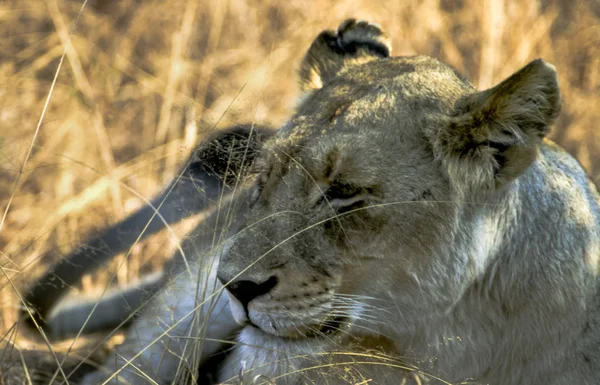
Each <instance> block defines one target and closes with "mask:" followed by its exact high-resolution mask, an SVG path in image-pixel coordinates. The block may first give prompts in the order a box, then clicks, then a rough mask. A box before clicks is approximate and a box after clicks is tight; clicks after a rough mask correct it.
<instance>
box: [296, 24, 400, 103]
mask: <svg viewBox="0 0 600 385" xmlns="http://www.w3.org/2000/svg"><path fill="white" fill-rule="evenodd" d="M391 51H392V47H391V44H390V41H389V39H388V38H387V36H385V34H384V33H383V31H382V30H381V28H380V27H379V26H377V25H376V24H371V23H368V22H366V21H356V20H355V19H348V20H346V21H344V22H343V23H342V24H341V25H340V26H339V28H338V30H337V32H334V31H330V30H328V31H323V32H321V33H320V34H319V36H317V38H316V39H315V40H314V41H313V43H312V44H311V46H310V48H309V49H308V52H307V53H306V55H305V56H304V60H303V61H302V65H301V67H300V86H301V89H302V92H303V93H304V94H306V93H307V92H310V91H313V90H317V89H319V88H322V87H323V86H324V85H325V84H327V83H329V82H330V81H331V79H333V78H334V77H335V75H336V73H337V72H338V71H339V70H340V69H342V68H343V67H344V66H345V65H346V64H347V63H348V62H350V61H356V60H357V59H361V58H369V57H372V58H385V57H388V56H390V53H391Z"/></svg>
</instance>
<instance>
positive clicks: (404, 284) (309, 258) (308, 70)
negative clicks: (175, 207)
mask: <svg viewBox="0 0 600 385" xmlns="http://www.w3.org/2000/svg"><path fill="white" fill-rule="evenodd" d="M390 54H391V46H390V43H389V39H388V37H387V36H386V35H385V34H384V32H383V31H382V30H381V28H380V27H379V26H377V25H375V24H371V23H368V22H365V21H360V22H359V21H356V20H354V19H350V20H347V21H345V22H344V23H342V24H341V25H340V27H339V28H338V29H337V31H324V32H322V33H321V34H320V35H319V36H318V37H317V38H316V40H315V41H314V42H313V43H312V45H311V46H310V48H309V50H308V52H307V53H306V56H305V57H304V60H303V62H302V64H301V68H300V84H301V91H302V95H301V97H300V100H299V102H298V106H297V109H296V112H295V114H294V115H293V116H292V117H291V118H290V119H289V121H288V122H287V123H285V124H284V125H283V126H282V127H281V128H280V129H279V130H278V131H277V133H276V135H275V136H274V137H273V138H272V139H269V140H268V141H266V142H265V143H264V145H263V146H262V149H261V150H260V153H259V155H258V156H257V158H256V159H255V160H254V162H253V164H252V166H251V168H250V169H249V170H248V172H247V175H246V177H245V180H244V182H243V183H242V184H241V185H242V187H243V188H242V190H241V193H240V194H239V195H238V198H237V199H232V200H230V201H229V202H231V203H229V204H230V205H231V207H233V208H232V210H233V212H234V213H240V215H239V216H238V217H236V220H237V221H238V222H236V225H235V226H234V229H233V230H232V231H230V232H229V233H228V234H227V236H226V237H224V238H223V239H224V241H223V242H221V243H220V244H219V245H218V247H215V248H212V247H211V248H207V249H202V248H201V247H200V246H203V245H205V244H204V243H202V242H200V243H196V245H200V246H199V247H197V249H198V250H199V251H198V254H199V255H202V257H200V258H197V259H196V260H195V261H194V265H193V266H192V267H191V268H190V270H191V271H192V272H193V273H192V274H190V273H189V270H188V272H183V273H181V274H180V275H179V276H177V278H175V279H174V280H173V283H172V284H170V285H167V286H165V288H164V289H163V290H162V292H161V293H160V294H159V295H158V296H156V297H155V299H153V300H152V302H151V303H150V304H149V305H148V306H146V308H145V310H144V313H143V314H142V315H141V316H140V317H138V318H137V319H135V320H134V323H133V325H132V329H131V330H130V332H129V334H128V336H127V338H126V340H125V343H124V344H123V345H122V346H121V347H119V348H117V350H116V351H115V352H114V353H113V355H112V356H111V357H110V358H109V359H108V360H107V363H106V367H105V368H104V370H103V371H102V370H100V371H99V372H97V373H94V374H92V375H90V376H88V378H87V379H86V380H85V381H84V384H94V383H107V382H109V381H111V383H112V382H114V383H117V381H118V380H120V381H123V382H125V383H132V384H147V383H159V384H163V383H165V384H166V383H173V382H177V381H182V380H181V376H180V374H181V373H182V372H186V373H188V375H190V376H192V377H193V376H194V375H195V373H197V369H198V368H199V367H202V364H203V363H205V362H206V359H207V358H208V357H209V356H211V355H212V354H213V353H214V352H216V351H217V350H218V349H219V345H220V346H223V344H226V341H227V339H228V338H231V336H234V337H233V338H234V341H233V342H232V343H231V344H230V345H226V346H230V347H229V352H228V355H227V356H226V357H225V358H224V359H223V360H222V361H221V362H220V364H219V370H218V371H217V374H216V375H217V380H218V382H227V383H239V381H243V383H257V384H258V383H264V384H272V383H277V384H305V383H316V384H322V383H327V384H358V383H374V384H384V385H397V384H402V383H404V382H405V381H406V380H407V378H409V377H410V374H411V372H413V373H417V372H418V373H419V375H421V376H425V377H426V378H428V379H429V382H433V383H435V382H437V383H477V384H492V385H509V384H510V385H519V384H523V385H525V384H527V385H567V384H593V383H599V382H600V329H599V327H600V326H599V323H600V308H599V300H600V296H599V295H598V288H599V283H600V280H599V278H598V272H599V270H598V268H599V265H598V263H599V261H598V260H599V258H600V196H599V194H598V191H597V189H596V187H595V186H594V185H593V183H592V182H591V180H590V179H589V177H588V176H587V175H586V173H585V171H584V170H583V169H582V167H581V166H580V165H579V164H578V162H577V161H576V160H575V159H574V158H573V157H571V156H570V155H568V154H567V153H566V152H565V151H564V150H562V149H561V148H560V147H558V146H557V145H555V144H554V143H552V142H551V141H550V140H548V139H547V138H546V136H547V134H548V132H549V131H550V127H551V126H552V124H553V122H554V121H555V120H556V118H557V116H558V114H559V112H560V105H561V98H560V91H559V85H558V80H557V74H556V70H555V68H554V67H553V66H552V65H550V64H548V63H546V62H544V61H543V60H541V59H538V60H534V61H532V62H530V63H529V64H527V65H525V66H524V67H523V68H521V69H520V70H518V71H517V72H515V73H514V74H513V75H511V76H510V77H508V78H507V79H505V80H504V81H502V82H500V83H499V84H497V85H496V86H494V87H492V88H490V89H487V90H483V91H479V90H477V89H476V88H475V87H473V86H472V85H471V83H469V81H468V80H467V79H466V78H465V77H464V76H462V75H461V74H459V73H458V72H457V71H456V70H455V69H454V68H452V67H451V66H449V65H447V64H445V63H442V62H441V61H439V60H437V59H435V58H431V57H427V56H411V57H393V56H391V55H390ZM209 220H210V218H209ZM204 226H205V227H203V228H204V229H206V228H208V227H206V225H204ZM211 226H212V225H211ZM211 246H212V245H211ZM209 249H210V250H209ZM202 250H205V251H202ZM209 261H210V262H211V263H208V262H209ZM223 288H224V290H223ZM223 294H225V295H223ZM234 320H235V322H233V321H234ZM190 340H195V341H204V343H199V344H197V345H194V344H191V343H190ZM373 347H375V348H376V351H375V352H374V351H373V350H371V349H372V348H373ZM204 365H206V364H204ZM182 368H184V369H185V370H182ZM177 383H182V382H177Z"/></svg>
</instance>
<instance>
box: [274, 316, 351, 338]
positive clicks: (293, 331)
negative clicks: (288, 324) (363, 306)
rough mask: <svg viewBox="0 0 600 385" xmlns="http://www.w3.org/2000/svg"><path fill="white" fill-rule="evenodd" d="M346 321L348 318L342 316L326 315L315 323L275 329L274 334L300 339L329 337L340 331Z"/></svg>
mask: <svg viewBox="0 0 600 385" xmlns="http://www.w3.org/2000/svg"><path fill="white" fill-rule="evenodd" d="M347 323H348V318H347V317H343V316H337V317H335V316H327V317H326V318H325V319H324V320H323V321H321V322H319V323H315V324H309V325H302V326H297V327H294V328H288V329H287V330H276V333H275V334H276V335H277V336H279V337H282V338H286V339H292V340H300V339H307V338H331V337H332V336H333V335H334V334H337V333H339V332H340V330H341V329H342V327H343V326H344V325H345V324H347Z"/></svg>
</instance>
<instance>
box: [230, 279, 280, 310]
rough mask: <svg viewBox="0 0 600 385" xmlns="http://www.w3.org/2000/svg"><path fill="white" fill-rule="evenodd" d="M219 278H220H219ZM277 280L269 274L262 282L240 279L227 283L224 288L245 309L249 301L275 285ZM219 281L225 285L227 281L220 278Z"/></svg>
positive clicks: (265, 292)
mask: <svg viewBox="0 0 600 385" xmlns="http://www.w3.org/2000/svg"><path fill="white" fill-rule="evenodd" d="M219 280H221V279H220V278H219ZM277 282H278V279H277V277H275V276H271V277H270V278H269V279H267V280H266V281H264V282H263V283H254V282H252V281H246V280H240V281H233V282H231V283H230V284H229V285H227V286H225V288H226V289H227V290H229V292H230V293H231V294H232V295H233V296H234V297H235V298H237V299H238V300H239V301H240V302H241V303H242V305H243V306H244V308H245V309H247V308H248V303H250V301H252V300H253V299H254V298H256V297H258V296H261V295H263V294H267V293H268V292H269V291H271V289H273V288H274V287H275V285H277ZM221 283H222V284H223V285H225V284H226V283H227V282H223V281H222V280H221Z"/></svg>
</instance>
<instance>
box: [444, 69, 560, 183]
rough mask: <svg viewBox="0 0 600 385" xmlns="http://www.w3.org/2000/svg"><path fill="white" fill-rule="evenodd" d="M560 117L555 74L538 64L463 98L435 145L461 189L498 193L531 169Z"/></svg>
mask: <svg viewBox="0 0 600 385" xmlns="http://www.w3.org/2000/svg"><path fill="white" fill-rule="evenodd" d="M559 112H560V91H559V87H558V80H557V77H556V70H555V68H554V66H552V65H550V64H548V63H546V62H544V61H543V60H541V59H538V60H534V61H532V62H531V63H529V64H528V65H526V66H525V67H523V68H522V69H521V70H519V71H517V72H516V73H515V74H513V75H512V76H510V77H509V78H508V79H506V80H504V81H503V82H501V83H500V84H498V85H497V86H495V87H493V88H491V89H489V90H486V91H481V92H477V93H474V94H470V95H467V96H465V97H463V98H461V99H459V100H458V102H457V103H456V104H455V106H454V110H453V113H452V116H451V117H450V121H449V123H448V124H446V125H445V126H444V127H443V128H442V130H441V131H439V132H438V134H437V135H436V138H434V140H433V145H434V148H435V150H436V153H437V155H438V157H439V158H440V159H441V161H442V163H443V164H444V165H445V168H446V170H447V172H448V174H449V177H450V179H451V180H452V182H453V184H454V185H455V186H456V187H457V189H459V190H464V189H467V190H471V189H473V188H474V189H476V190H481V189H483V190H491V189H496V188H499V187H501V186H503V185H505V184H507V183H509V182H510V181H512V180H513V179H515V178H516V177H518V176H519V175H521V174H522V173H523V172H524V171H525V170H526V169H527V168H528V167H529V166H530V165H531V163H532V162H533V161H534V160H535V158H536V155H537V151H538V147H539V145H540V143H541V141H542V139H543V138H544V137H545V136H546V134H548V131H549V130H550V125H551V124H552V123H553V122H554V120H555V119H556V117H557V116H558V113H559Z"/></svg>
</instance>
